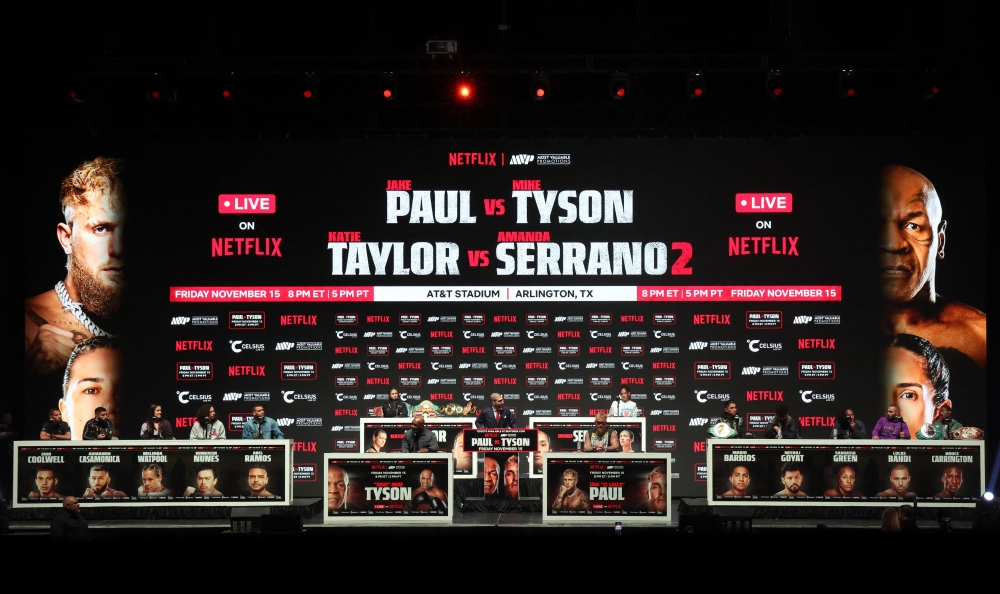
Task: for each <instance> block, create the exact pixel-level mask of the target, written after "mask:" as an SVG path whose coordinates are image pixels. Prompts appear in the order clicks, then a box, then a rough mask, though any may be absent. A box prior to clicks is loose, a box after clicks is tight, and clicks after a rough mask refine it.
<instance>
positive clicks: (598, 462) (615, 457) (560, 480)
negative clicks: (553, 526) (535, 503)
mask: <svg viewBox="0 0 1000 594" xmlns="http://www.w3.org/2000/svg"><path fill="white" fill-rule="evenodd" d="M544 458H545V474H544V477H543V478H542V519H543V521H545V522H554V523H555V522H557V523H563V522H590V523H592V522H594V521H595V519H596V518H597V517H600V518H605V519H609V520H610V519H616V520H623V521H624V520H627V521H628V522H629V523H656V524H663V525H666V524H669V523H670V518H671V509H670V493H671V488H670V462H671V460H670V454H632V455H628V456H624V455H621V454H613V453H612V454H560V453H553V452H549V453H547V454H545V456H544Z"/></svg>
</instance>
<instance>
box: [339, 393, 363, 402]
mask: <svg viewBox="0 0 1000 594" xmlns="http://www.w3.org/2000/svg"><path fill="white" fill-rule="evenodd" d="M357 399H358V396H357V395H356V394H344V393H343V392H337V402H343V401H345V400H357Z"/></svg>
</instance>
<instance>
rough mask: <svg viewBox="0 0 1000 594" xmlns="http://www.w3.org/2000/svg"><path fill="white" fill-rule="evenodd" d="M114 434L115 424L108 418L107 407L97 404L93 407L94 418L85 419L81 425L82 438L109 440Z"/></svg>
mask: <svg viewBox="0 0 1000 594" xmlns="http://www.w3.org/2000/svg"><path fill="white" fill-rule="evenodd" d="M114 435H115V424H114V422H113V421H112V420H111V419H109V418H108V409H106V408H104V407H103V406H98V407H97V408H96V409H94V418H93V419H90V420H89V421H87V424H86V425H84V427H83V438H84V439H87V440H90V439H103V440H110V439H113V438H114Z"/></svg>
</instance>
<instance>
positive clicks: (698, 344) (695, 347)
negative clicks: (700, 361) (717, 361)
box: [688, 342, 708, 351]
mask: <svg viewBox="0 0 1000 594" xmlns="http://www.w3.org/2000/svg"><path fill="white" fill-rule="evenodd" d="M707 346H708V343H707V342H692V343H691V344H690V345H688V350H689V351H700V350H702V349H704V348H705V347H707Z"/></svg>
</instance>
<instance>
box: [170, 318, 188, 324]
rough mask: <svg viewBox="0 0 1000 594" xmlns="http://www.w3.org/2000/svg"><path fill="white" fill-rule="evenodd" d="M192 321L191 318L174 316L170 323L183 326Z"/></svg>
mask: <svg viewBox="0 0 1000 594" xmlns="http://www.w3.org/2000/svg"><path fill="white" fill-rule="evenodd" d="M190 322H191V318H185V317H175V318H172V319H171V320H170V325H171V326H183V325H184V324H188V323H190Z"/></svg>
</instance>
